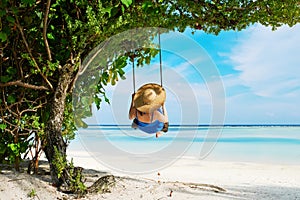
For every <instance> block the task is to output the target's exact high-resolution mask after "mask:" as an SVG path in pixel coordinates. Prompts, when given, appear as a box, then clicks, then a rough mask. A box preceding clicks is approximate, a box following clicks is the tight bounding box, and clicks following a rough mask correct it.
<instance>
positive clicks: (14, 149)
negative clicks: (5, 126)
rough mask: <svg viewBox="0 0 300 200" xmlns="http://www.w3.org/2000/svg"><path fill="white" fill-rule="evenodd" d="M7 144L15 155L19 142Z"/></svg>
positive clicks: (17, 151) (17, 152)
mask: <svg viewBox="0 0 300 200" xmlns="http://www.w3.org/2000/svg"><path fill="white" fill-rule="evenodd" d="M7 146H8V147H9V148H10V149H11V150H12V152H13V153H14V154H15V155H18V154H19V149H20V144H19V143H18V144H15V143H12V144H8V145H7Z"/></svg>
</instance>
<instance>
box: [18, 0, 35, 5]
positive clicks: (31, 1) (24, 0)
mask: <svg viewBox="0 0 300 200" xmlns="http://www.w3.org/2000/svg"><path fill="white" fill-rule="evenodd" d="M21 2H22V3H23V4H24V5H29V6H32V5H33V4H34V2H35V0H22V1H21Z"/></svg>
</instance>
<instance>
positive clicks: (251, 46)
mask: <svg viewBox="0 0 300 200" xmlns="http://www.w3.org/2000/svg"><path fill="white" fill-rule="evenodd" d="M246 35H247V37H246V38H243V39H242V40H241V41H240V42H239V44H238V46H236V47H235V48H233V50H232V54H231V56H230V59H231V61H232V63H234V65H235V69H236V70H238V71H240V75H239V77H238V78H239V80H240V81H241V83H242V84H243V85H245V86H247V87H249V88H250V89H251V90H252V92H253V93H254V94H256V95H259V96H266V97H271V96H280V95H287V94H288V93H290V92H291V90H294V89H295V86H299V85H300V56H299V53H300V37H299V35H300V25H297V26H294V27H292V28H290V27H287V26H284V27H281V28H279V29H278V30H276V31H271V29H270V28H266V27H263V26H260V25H257V26H255V27H253V28H250V29H249V30H247V31H246ZM298 93H300V91H299V90H298Z"/></svg>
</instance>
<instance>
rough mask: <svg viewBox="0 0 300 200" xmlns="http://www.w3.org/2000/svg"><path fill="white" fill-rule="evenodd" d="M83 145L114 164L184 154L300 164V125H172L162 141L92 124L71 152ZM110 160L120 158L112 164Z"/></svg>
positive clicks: (126, 128)
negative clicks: (120, 161)
mask: <svg viewBox="0 0 300 200" xmlns="http://www.w3.org/2000/svg"><path fill="white" fill-rule="evenodd" d="M78 145H83V146H84V148H85V149H86V150H87V151H89V152H90V153H91V154H92V155H93V157H94V158H96V159H101V160H102V161H103V162H112V163H115V162H118V161H119V160H122V159H125V158H131V159H129V162H130V161H131V160H134V162H139V159H142V158H145V159H147V158H149V157H156V158H157V159H158V158H160V160H172V159H178V158H180V157H183V156H184V157H196V158H199V159H204V160H214V161H230V162H232V161H233V162H256V163H268V164H272V163H277V164H288V165H299V164H300V126H299V125H264V126H262V125H250V126H249V125H226V126H193V125H190V126H176V125H173V126H172V125H171V126H170V127H169V131H168V133H167V134H165V135H163V136H162V137H160V138H155V136H154V135H149V134H145V133H143V132H141V131H139V130H135V129H132V128H131V127H130V126H128V125H122V126H117V125H90V126H89V127H88V128H86V129H79V130H78V132H77V135H76V139H75V140H74V141H72V142H71V144H70V146H71V148H72V149H76V147H77V146H78ZM105 157H107V158H109V159H111V158H116V159H115V160H114V161H110V160H109V161H107V160H105ZM127 161H128V160H127ZM124 162H125V161H124ZM151 162H156V160H155V161H154V160H151ZM162 164H164V163H162Z"/></svg>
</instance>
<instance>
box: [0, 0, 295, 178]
mask: <svg viewBox="0 0 300 200" xmlns="http://www.w3.org/2000/svg"><path fill="white" fill-rule="evenodd" d="M299 20H300V4H299V2H298V0H285V1H276V0H267V1H260V0H258V1H254V0H242V1H240V0H210V1H208V0H192V1H190V0H167V1H162V0H154V1H152V0H113V1H104V0H95V1H86V0H76V1H74V0H53V1H50V0H47V1H34V0H1V2H0V113H1V119H0V162H11V163H14V164H15V167H16V169H18V166H19V162H20V160H21V155H26V156H27V155H29V156H31V158H32V159H36V161H37V160H38V157H39V155H40V149H41V148H44V147H43V145H47V144H49V143H51V141H49V137H47V134H48V133H49V132H51V130H47V127H48V126H47V124H48V122H49V121H51V120H53V119H51V118H50V117H49V116H50V113H51V112H52V111H53V102H52V99H53V96H54V94H55V91H56V89H57V88H58V86H59V85H60V83H61V82H63V81H66V80H65V79H72V80H68V81H67V82H68V83H69V84H68V85H67V86H65V88H60V89H61V91H62V92H64V93H67V94H68V95H67V98H66V99H63V100H62V101H65V102H58V103H61V104H62V105H63V103H65V104H64V105H65V108H64V109H63V110H61V111H60V113H58V114H59V115H63V116H64V121H63V123H62V125H61V127H60V129H61V133H59V134H61V135H63V136H64V139H65V141H66V143H68V142H69V140H71V139H72V138H74V131H75V129H76V128H75V126H74V123H75V121H76V123H77V124H79V125H80V126H85V124H84V123H83V121H82V119H83V118H85V117H88V116H90V115H91V111H90V107H91V105H92V103H95V104H96V105H97V107H98V108H100V103H101V102H102V100H103V99H104V101H105V102H109V100H108V98H107V97H106V96H105V89H104V87H105V86H106V85H107V84H112V85H114V84H115V83H116V81H118V80H121V79H124V78H125V77H124V70H123V67H124V66H125V65H126V64H127V63H128V62H129V61H130V60H132V59H133V58H136V59H137V62H138V64H139V65H142V64H143V63H145V62H146V63H149V62H150V61H151V58H153V57H154V56H155V55H156V54H157V50H156V48H155V46H154V48H153V49H143V48H141V49H138V50H137V51H135V52H131V51H125V48H121V49H119V51H118V52H116V51H114V50H112V49H105V46H98V45H99V44H104V45H105V44H106V42H104V41H107V42H109V38H110V37H111V36H114V35H116V34H118V33H122V32H123V31H125V30H129V29H137V28H139V27H162V28H166V29H168V30H178V31H184V30H185V29H186V28H187V27H190V28H191V29H192V31H196V30H202V31H204V32H207V33H213V34H218V33H219V32H220V31H221V30H242V29H244V28H246V27H247V26H249V25H251V24H254V23H261V24H263V25H266V26H271V27H273V29H276V27H279V26H281V25H283V24H287V25H289V26H293V25H295V24H296V23H299ZM156 34H157V32H155V31H153V32H150V33H149V35H148V36H147V38H142V37H143V36H139V35H137V36H136V35H135V36H136V37H137V38H139V40H142V41H144V42H145V43H151V41H152V39H153V37H154V36H155V35H156ZM137 38H134V40H136V39H137ZM126 40H127V41H129V42H132V38H129V37H128V38H123V39H122V40H119V42H126ZM118 45H121V44H120V43H119V44H114V45H113V46H118ZM125 46H126V45H125ZM95 47H97V48H103V49H105V52H102V55H103V56H102V58H101V59H100V60H95V61H94V62H95V63H94V64H95V66H96V65H98V66H101V69H102V70H100V71H96V72H95V70H96V69H97V68H96V67H91V68H89V70H90V71H85V72H84V69H83V68H82V66H84V65H83V64H82V65H81V60H83V59H84V58H86V57H87V56H88V55H89V52H91V51H92V50H93V49H94V48H95ZM97 48H96V50H97ZM98 50H99V49H98ZM93 70H94V71H93ZM69 72H71V73H72V76H70V77H71V78H70V77H68V76H66V74H68V73H69ZM83 72H84V73H85V74H87V75H89V73H90V74H94V73H98V75H97V77H98V79H95V78H94V77H93V76H88V77H89V78H88V79H85V80H83V79H81V78H80V74H82V73H83ZM76 81H77V83H78V86H79V87H78V88H76V89H77V90H79V91H80V90H81V86H83V85H89V87H90V89H91V90H90V91H92V93H89V92H87V91H82V93H80V94H81V96H72V92H73V89H74V83H75V82H76ZM91 95H92V98H89V96H91ZM73 98H74V99H73ZM74 100H75V101H77V102H79V103H78V107H77V108H76V111H78V113H76V117H75V118H74V116H73V113H72V110H73V108H72V101H74ZM46 133H47V134H46ZM41 144H42V145H41ZM32 149H35V150H33V151H32ZM34 152H35V153H34ZM49 162H51V160H50V161H49ZM56 162H57V163H58V162H62V163H61V164H64V165H65V164H66V163H65V158H63V159H62V160H60V159H59V158H57V160H56ZM57 167H58V168H57V170H58V172H59V173H61V170H64V169H65V167H63V166H62V167H63V168H60V167H59V166H57Z"/></svg>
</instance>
